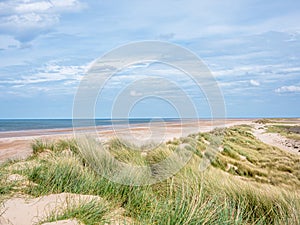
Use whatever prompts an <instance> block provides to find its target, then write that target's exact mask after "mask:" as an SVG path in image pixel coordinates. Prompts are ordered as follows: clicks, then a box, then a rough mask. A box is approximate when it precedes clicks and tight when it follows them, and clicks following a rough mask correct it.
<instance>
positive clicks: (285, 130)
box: [267, 125, 300, 141]
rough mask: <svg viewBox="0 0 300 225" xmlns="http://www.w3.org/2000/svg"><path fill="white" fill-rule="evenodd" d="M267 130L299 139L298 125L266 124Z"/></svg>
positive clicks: (299, 129)
mask: <svg viewBox="0 0 300 225" xmlns="http://www.w3.org/2000/svg"><path fill="white" fill-rule="evenodd" d="M267 132H270V133H279V134H281V135H283V136H285V137H287V138H289V139H293V140H297V141H300V127H299V126H287V125H272V126H268V128H267Z"/></svg>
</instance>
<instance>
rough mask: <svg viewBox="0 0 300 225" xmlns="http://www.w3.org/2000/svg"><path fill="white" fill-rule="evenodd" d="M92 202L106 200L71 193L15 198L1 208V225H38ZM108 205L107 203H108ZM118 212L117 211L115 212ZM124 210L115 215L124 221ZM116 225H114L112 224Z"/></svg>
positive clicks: (65, 222) (68, 222) (103, 201)
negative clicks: (65, 211)
mask: <svg viewBox="0 0 300 225" xmlns="http://www.w3.org/2000/svg"><path fill="white" fill-rule="evenodd" d="M91 201H100V202H101V203H103V204H105V200H103V199H102V198H100V197H98V196H93V195H80V194H71V193H61V194H51V195H47V196H42V197H39V198H33V199H32V198H24V197H15V198H11V199H9V200H7V201H5V202H4V203H3V205H2V207H1V216H0V224H3V225H4V224H13V225H32V224H36V223H38V222H40V221H42V220H44V219H46V218H47V217H49V216H50V215H53V214H56V215H58V214H59V213H60V212H63V211H64V210H66V209H67V208H68V207H69V208H72V207H76V206H78V205H80V204H85V203H88V202H91ZM106 204H107V203H106ZM115 212H116V211H115ZM123 212H124V210H118V213H119V215H115V216H116V217H119V219H122V216H121V215H120V214H122V213H123ZM45 224H67V225H76V224H80V223H79V222H78V221H76V220H75V219H72V220H64V221H60V222H59V223H57V222H56V223H45ZM112 224H114V223H112Z"/></svg>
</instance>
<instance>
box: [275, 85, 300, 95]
mask: <svg viewBox="0 0 300 225" xmlns="http://www.w3.org/2000/svg"><path fill="white" fill-rule="evenodd" d="M275 92H277V93H296V92H300V86H294V85H291V86H282V87H280V88H277V89H276V90H275Z"/></svg>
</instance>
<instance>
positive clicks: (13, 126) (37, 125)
mask: <svg viewBox="0 0 300 225" xmlns="http://www.w3.org/2000/svg"><path fill="white" fill-rule="evenodd" d="M163 120H164V121H165V122H171V121H176V120H179V119H171V118H165V119H163ZM151 121H152V119H151V118H143V119H140V118H139V119H114V120H111V119H95V124H96V126H111V125H112V124H114V125H122V124H127V123H130V124H139V123H149V122H151ZM78 124H80V123H76V127H78V126H80V125H78ZM86 124H88V123H85V121H84V120H82V127H84V126H86ZM72 127H73V122H72V119H0V132H8V131H26V130H43V129H63V128H72Z"/></svg>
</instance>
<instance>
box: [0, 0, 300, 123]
mask: <svg viewBox="0 0 300 225" xmlns="http://www.w3.org/2000/svg"><path fill="white" fill-rule="evenodd" d="M299 21H300V1H297V0H294V1H292V0H286V1H276V0H275V1H274V0H273V1H269V0H266V1H254V0H240V1H238V0H224V1H217V0H212V1H201V0H200V1H196V0H195V1H183V0H173V1H102V0H100V1H83V0H81V1H80V0H64V1H61V0H51V1H50V0H45V1H42V0H1V1H0V109H1V110H0V118H71V117H72V106H73V99H74V95H75V93H76V90H77V87H78V85H79V82H80V80H81V79H82V77H84V76H85V74H86V72H87V70H88V68H89V66H90V65H91V63H92V62H93V61H94V60H95V59H96V58H98V57H100V56H102V55H103V54H105V53H106V52H108V51H110V50H111V49H113V48H116V47H118V46H121V45H124V44H127V43H130V42H133V41H144V40H160V41H168V42H170V43H174V44H177V45H180V46H183V47H185V48H187V49H189V50H191V51H192V52H194V53H195V54H197V55H198V57H200V58H201V59H202V60H203V62H204V63H205V64H206V65H207V66H208V67H209V69H210V70H211V72H212V74H213V75H214V76H215V78H216V80H217V82H218V85H219V87H220V89H221V90H222V93H223V95H224V99H225V104H226V110H227V116H228V117H299V116H300V107H299V105H300V24H299ZM146 68H148V66H146ZM136 73H139V74H144V75H151V74H152V75H153V74H156V75H157V74H161V76H168V77H170V78H172V79H173V80H174V82H177V83H180V84H181V85H182V88H183V89H185V91H186V92H187V93H188V95H189V96H190V97H191V99H192V100H193V101H194V102H195V105H196V106H197V109H198V110H199V112H200V113H199V115H200V116H201V117H207V116H209V115H210V113H209V107H208V106H207V103H205V100H203V98H197V97H195V96H193V93H194V92H197V90H196V89H195V87H194V86H193V85H190V83H189V82H188V80H187V81H182V80H180V79H182V76H184V75H182V76H180V77H181V78H178V76H177V75H178V71H176V70H174V69H172V68H171V69H170V68H164V69H162V67H159V68H158V67H157V66H153V67H151V68H148V69H147V71H145V69H144V70H143V69H137V68H134V69H132V70H127V71H123V73H122V72H121V73H120V74H117V75H116V76H115V77H114V78H113V79H112V80H111V81H110V83H109V82H108V83H107V86H106V88H105V92H104V91H103V96H102V97H101V96H100V97H99V99H98V103H97V107H96V116H97V117H108V116H110V110H111V105H112V102H113V99H114V97H115V96H116V94H117V93H118V92H119V91H120V90H121V88H122V87H123V86H126V84H127V83H126V82H129V81H124V79H121V77H122V76H124V74H128V75H129V77H130V75H132V74H136ZM132 77H134V76H132ZM145 88H147V86H146V87H145ZM149 88H151V85H150V86H149ZM150 91H151V90H150ZM133 94H136V93H133ZM198 97H199V96H198ZM130 115H131V116H133V117H135V116H138V117H148V116H165V117H172V116H176V113H175V111H174V108H172V106H171V105H170V104H166V103H165V102H163V101H161V100H159V99H151V98H149V99H144V100H143V101H141V102H140V104H137V105H136V108H134V109H132V111H131V114H130Z"/></svg>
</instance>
